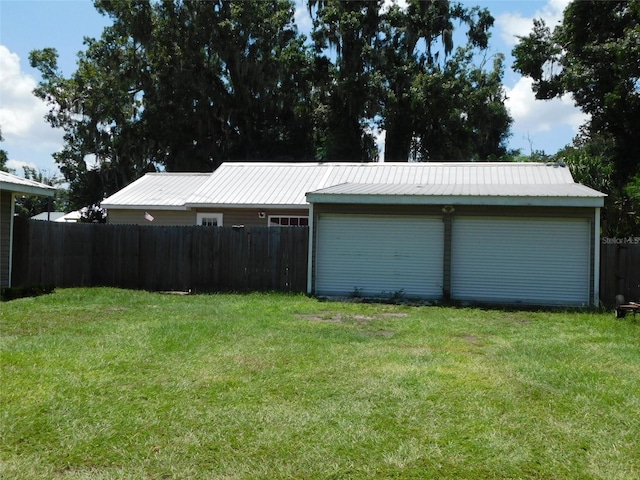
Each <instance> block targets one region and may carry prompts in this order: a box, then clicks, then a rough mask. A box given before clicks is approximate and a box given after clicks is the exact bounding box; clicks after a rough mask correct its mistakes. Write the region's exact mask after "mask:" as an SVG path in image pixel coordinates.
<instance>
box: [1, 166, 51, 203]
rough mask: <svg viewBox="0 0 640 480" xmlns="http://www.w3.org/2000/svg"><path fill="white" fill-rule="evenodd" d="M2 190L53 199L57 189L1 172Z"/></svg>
mask: <svg viewBox="0 0 640 480" xmlns="http://www.w3.org/2000/svg"><path fill="white" fill-rule="evenodd" d="M0 190H3V191H8V192H13V193H20V194H23V195H38V196H42V197H52V196H53V195H54V194H55V192H56V190H57V189H56V187H52V186H51V185H46V184H44V183H40V182H36V181H35V180H29V179H27V178H21V177H18V176H17V175H13V174H12V173H9V172H3V171H0Z"/></svg>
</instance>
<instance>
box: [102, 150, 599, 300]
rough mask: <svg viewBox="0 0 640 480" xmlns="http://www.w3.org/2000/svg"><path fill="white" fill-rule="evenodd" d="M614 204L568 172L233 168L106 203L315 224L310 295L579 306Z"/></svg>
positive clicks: (201, 220)
mask: <svg viewBox="0 0 640 480" xmlns="http://www.w3.org/2000/svg"><path fill="white" fill-rule="evenodd" d="M604 196H605V195H604V194H602V193H600V192H597V191H595V190H592V189H590V188H588V187H585V186H583V185H580V184H577V183H575V182H574V181H573V178H572V176H571V173H570V172H569V169H568V168H567V167H565V166H564V165H559V164H542V163H454V162H452V163H357V164H356V163H297V164H282V163H225V164H223V165H222V166H221V167H219V168H218V170H216V171H215V172H214V173H212V174H170V173H156V174H147V175H145V176H144V177H143V178H141V179H140V180H138V181H136V182H134V183H133V184H131V185H129V186H128V187H126V188H125V189H123V190H121V191H120V192H118V193H116V194H114V195H112V196H111V197H109V198H108V199H106V200H105V201H104V202H103V203H102V206H103V207H104V208H106V209H107V210H108V222H109V223H137V224H156V225H196V224H198V225H218V226H220V225H225V226H231V225H245V226H257V225H264V226H267V225H309V226H310V227H311V228H310V245H311V248H310V252H309V281H308V290H309V293H312V294H318V295H362V296H369V297H371V296H398V295H400V296H405V297H409V298H423V299H428V300H448V299H452V300H458V301H474V302H487V303H490V302H495V303H510V304H514V303H515V304H539V305H576V306H581V305H589V304H595V303H597V299H598V277H599V274H598V268H599V248H598V246H599V231H600V207H602V205H603V203H604V199H603V197H604ZM145 217H147V218H148V219H149V218H152V219H153V221H152V222H149V220H145Z"/></svg>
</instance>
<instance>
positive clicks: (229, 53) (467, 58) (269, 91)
mask: <svg viewBox="0 0 640 480" xmlns="http://www.w3.org/2000/svg"><path fill="white" fill-rule="evenodd" d="M384 3H385V2H383V1H382V0H374V1H367V2H363V1H358V0H308V2H307V7H308V9H309V12H310V14H311V16H312V19H313V29H312V31H311V33H310V37H309V38H307V37H306V36H304V35H302V34H300V32H299V31H298V28H297V26H296V24H295V21H294V14H295V4H294V3H293V1H292V0H254V1H246V0H209V1H186V0H176V1H173V0H162V1H157V2H149V1H134V0H113V1H108V0H96V1H95V7H96V8H97V9H98V11H99V12H101V13H102V14H104V15H107V16H109V17H110V19H111V20H112V24H111V25H110V26H109V27H107V28H105V30H104V31H103V33H102V35H101V37H100V38H98V39H90V38H87V39H85V49H84V51H83V52H81V53H80V54H79V55H78V61H77V69H76V71H75V72H73V73H72V74H71V75H70V76H68V77H66V76H65V75H64V74H63V72H60V71H59V69H58V66H57V52H56V51H55V50H54V49H50V48H45V49H42V50H37V51H33V52H31V55H30V62H31V65H32V66H34V67H36V68H38V69H39V70H40V72H41V75H42V81H41V82H40V84H39V86H38V88H37V89H36V90H35V94H36V95H37V96H38V97H40V98H42V99H45V100H46V101H47V102H48V103H49V105H50V111H49V113H48V115H47V120H48V121H49V123H50V124H51V125H52V126H53V127H56V128H61V129H63V130H64V132H65V137H64V138H65V146H64V149H63V150H62V151H61V152H59V153H57V154H55V160H56V162H57V163H58V164H59V166H60V169H61V171H62V173H63V174H64V176H65V179H66V180H67V181H68V182H69V183H70V200H71V203H72V205H74V206H76V207H79V206H83V205H87V204H90V203H97V202H99V201H100V200H101V199H102V198H103V197H104V196H105V195H108V194H110V193H113V192H114V191H117V190H118V189H120V188H122V187H124V186H125V185H127V184H128V183H130V182H132V181H133V180H135V179H136V178H138V177H139V176H141V175H143V174H144V173H146V172H149V171H154V170H157V169H166V170H170V171H211V170H213V169H215V168H216V167H217V166H218V165H220V164H221V163H222V162H224V161H235V160H243V161H254V160H255V161H259V160H262V161H265V160H268V161H310V160H317V161H373V160H376V159H377V157H378V151H377V146H376V143H375V137H374V134H373V131H374V129H378V130H381V131H384V132H386V142H385V152H384V155H385V159H386V160H387V161H391V160H393V161H408V160H410V159H411V160H419V161H430V160H444V159H446V160H461V161H468V160H486V159H491V158H498V157H500V156H502V155H503V154H504V153H505V140H506V138H507V135H508V129H509V126H510V123H511V119H510V117H509V115H508V113H507V111H506V108H505V106H504V99H505V98H504V93H503V90H502V87H501V80H502V75H503V61H502V57H501V56H500V55H496V56H494V57H491V58H487V47H488V41H489V36H490V28H491V26H492V24H493V18H492V17H491V15H490V14H489V12H488V11H487V10H485V9H479V8H466V7H463V6H462V5H460V4H458V3H456V2H450V1H448V0H410V1H409V2H408V6H407V8H404V9H403V8H400V7H398V6H391V7H386V6H385V5H384ZM455 41H459V42H460V45H454V43H455Z"/></svg>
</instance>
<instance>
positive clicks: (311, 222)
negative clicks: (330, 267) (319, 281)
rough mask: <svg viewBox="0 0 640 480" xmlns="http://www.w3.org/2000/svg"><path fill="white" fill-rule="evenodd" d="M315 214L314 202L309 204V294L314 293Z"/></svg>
mask: <svg viewBox="0 0 640 480" xmlns="http://www.w3.org/2000/svg"><path fill="white" fill-rule="evenodd" d="M315 223H316V221H315V215H314V213H313V203H311V204H309V249H308V252H307V294H308V295H311V294H312V293H313V235H314V228H313V226H314V225H315Z"/></svg>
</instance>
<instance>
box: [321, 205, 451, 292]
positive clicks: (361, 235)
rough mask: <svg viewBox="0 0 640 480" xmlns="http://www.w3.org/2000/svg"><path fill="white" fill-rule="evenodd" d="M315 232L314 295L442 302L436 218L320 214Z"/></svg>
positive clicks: (439, 225)
mask: <svg viewBox="0 0 640 480" xmlns="http://www.w3.org/2000/svg"><path fill="white" fill-rule="evenodd" d="M316 228H317V235H316V252H315V262H314V267H315V291H316V293H317V294H319V295H340V296H349V295H354V296H358V295H362V296H367V297H393V296H397V297H400V296H406V297H407V298H424V299H439V298H441V297H442V287H443V281H442V279H443V275H442V271H443V270H442V267H443V254H444V248H443V241H444V225H443V221H442V218H437V217H426V216H403V215H393V216H391V215H389V216H385V215H342V214H324V215H323V214H321V215H319V217H318V222H317V226H316Z"/></svg>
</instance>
